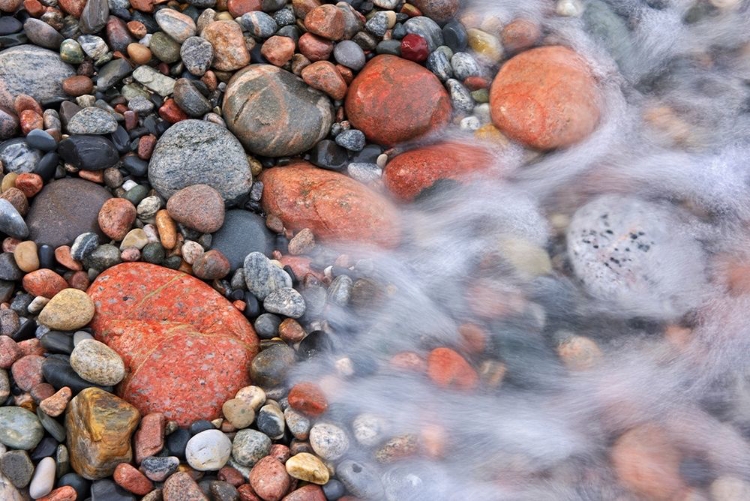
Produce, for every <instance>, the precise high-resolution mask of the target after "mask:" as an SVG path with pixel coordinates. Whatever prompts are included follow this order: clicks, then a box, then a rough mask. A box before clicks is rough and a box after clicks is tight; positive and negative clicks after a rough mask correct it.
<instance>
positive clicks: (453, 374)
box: [427, 348, 478, 390]
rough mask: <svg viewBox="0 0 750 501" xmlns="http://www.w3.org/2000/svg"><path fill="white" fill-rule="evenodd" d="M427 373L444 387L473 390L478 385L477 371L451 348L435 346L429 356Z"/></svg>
mask: <svg viewBox="0 0 750 501" xmlns="http://www.w3.org/2000/svg"><path fill="white" fill-rule="evenodd" d="M427 375H428V376H429V377H430V379H432V381H433V382H434V383H435V384H437V385H438V386H441V387H443V388H455V389H459V390H471V389H473V388H475V387H476V386H477V382H478V377H477V373H476V371H475V370H474V369H473V368H472V367H471V365H469V363H468V362H467V361H466V360H465V359H464V357H462V356H461V355H459V354H458V353H456V352H455V351H453V350H451V349H450V348H435V349H434V350H432V351H431V352H430V356H429V357H428V358H427Z"/></svg>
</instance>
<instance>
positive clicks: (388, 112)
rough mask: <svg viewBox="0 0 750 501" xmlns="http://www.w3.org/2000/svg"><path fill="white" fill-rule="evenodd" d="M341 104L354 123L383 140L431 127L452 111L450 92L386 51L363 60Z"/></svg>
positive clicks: (422, 70) (420, 68)
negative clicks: (343, 104) (365, 62)
mask: <svg viewBox="0 0 750 501" xmlns="http://www.w3.org/2000/svg"><path fill="white" fill-rule="evenodd" d="M345 108H346V114H347V117H348V118H349V120H350V121H351V123H352V125H353V126H354V127H356V128H357V129H360V130H361V131H362V132H364V133H365V135H366V136H367V138H368V139H370V140H371V141H373V142H376V143H379V144H383V145H386V146H393V145H394V144H396V143H399V142H403V141H408V140H411V139H415V138H417V137H420V136H424V135H426V134H429V133H431V132H434V131H436V130H437V129H440V128H441V127H443V126H444V125H446V124H447V123H448V120H449V119H450V115H451V102H450V96H449V95H448V93H447V91H446V90H445V89H444V88H443V85H442V84H441V83H440V80H438V79H437V77H436V76H435V75H434V74H432V73H431V72H430V71H429V70H427V69H426V68H424V67H423V66H420V65H419V64H417V63H414V62H411V61H407V60H405V59H401V58H399V57H396V56H390V55H381V56H377V57H375V58H373V59H372V60H370V61H369V62H368V63H367V64H366V65H365V67H364V68H363V69H362V71H361V72H360V73H359V75H357V77H356V78H355V79H354V81H353V82H352V84H351V86H350V87H349V93H348V94H347V96H346V103H345Z"/></svg>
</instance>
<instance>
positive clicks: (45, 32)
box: [23, 18, 63, 50]
mask: <svg viewBox="0 0 750 501" xmlns="http://www.w3.org/2000/svg"><path fill="white" fill-rule="evenodd" d="M23 31H24V33H26V36H28V37H29V40H31V41H32V42H33V43H34V44H35V45H38V46H40V47H44V48H45V49H51V50H57V49H59V48H60V44H61V43H62V41H63V37H62V35H61V34H60V33H58V32H57V30H56V29H55V28H53V27H52V26H50V25H49V24H47V23H45V22H44V21H40V20H39V19H34V18H29V19H27V20H26V22H25V23H23Z"/></svg>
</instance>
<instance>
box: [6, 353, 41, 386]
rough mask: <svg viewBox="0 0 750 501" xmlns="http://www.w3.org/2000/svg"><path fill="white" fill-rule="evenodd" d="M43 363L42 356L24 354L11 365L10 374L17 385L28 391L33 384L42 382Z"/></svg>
mask: <svg viewBox="0 0 750 501" xmlns="http://www.w3.org/2000/svg"><path fill="white" fill-rule="evenodd" d="M43 363H44V357H41V356H39V355H26V356H25V357H21V358H19V359H18V360H16V362H15V363H14V364H13V367H11V374H13V379H14V380H15V382H16V384H17V385H18V387H19V388H21V389H22V390H23V391H30V390H31V389H32V388H33V387H34V386H36V385H38V384H39V383H41V382H43V381H44V377H43V376H42V364H43Z"/></svg>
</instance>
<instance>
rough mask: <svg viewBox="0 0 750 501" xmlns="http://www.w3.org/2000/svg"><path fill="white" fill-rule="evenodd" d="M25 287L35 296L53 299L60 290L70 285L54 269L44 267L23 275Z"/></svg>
mask: <svg viewBox="0 0 750 501" xmlns="http://www.w3.org/2000/svg"><path fill="white" fill-rule="evenodd" d="M22 284H23V288H24V289H26V291H27V292H29V293H30V294H31V295H33V296H43V297H46V298H47V299H52V298H53V297H54V296H55V295H56V294H57V293H58V292H60V291H62V290H63V289H65V288H66V287H67V286H68V283H67V282H66V281H65V279H64V278H63V277H61V276H60V275H58V274H57V273H55V272H54V271H52V270H49V269H46V268H42V269H40V270H36V271H32V272H31V273H28V274H27V275H26V276H24V277H23V282H22Z"/></svg>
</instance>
